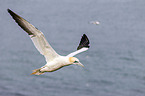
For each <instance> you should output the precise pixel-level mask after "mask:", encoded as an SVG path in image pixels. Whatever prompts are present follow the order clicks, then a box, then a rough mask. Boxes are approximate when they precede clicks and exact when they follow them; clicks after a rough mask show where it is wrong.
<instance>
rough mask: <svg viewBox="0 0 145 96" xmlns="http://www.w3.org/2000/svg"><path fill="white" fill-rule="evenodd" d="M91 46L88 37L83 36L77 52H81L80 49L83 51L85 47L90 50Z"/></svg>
mask: <svg viewBox="0 0 145 96" xmlns="http://www.w3.org/2000/svg"><path fill="white" fill-rule="evenodd" d="M89 44H90V42H89V39H88V37H87V35H86V34H83V36H82V38H81V41H80V44H79V46H78V48H77V50H79V49H81V48H83V47H86V48H89V47H90V46H89Z"/></svg>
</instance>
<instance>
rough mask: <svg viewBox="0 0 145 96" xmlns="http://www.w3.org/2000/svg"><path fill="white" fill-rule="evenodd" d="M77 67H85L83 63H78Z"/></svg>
mask: <svg viewBox="0 0 145 96" xmlns="http://www.w3.org/2000/svg"><path fill="white" fill-rule="evenodd" d="M76 65H79V66H82V67H84V65H83V64H82V63H80V62H79V63H77V64H76Z"/></svg>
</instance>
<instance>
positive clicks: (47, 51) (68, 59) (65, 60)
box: [8, 9, 89, 75]
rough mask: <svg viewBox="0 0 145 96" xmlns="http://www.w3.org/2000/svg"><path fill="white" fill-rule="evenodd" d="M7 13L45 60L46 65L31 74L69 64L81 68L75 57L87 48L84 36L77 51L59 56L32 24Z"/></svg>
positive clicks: (39, 73) (87, 44)
mask: <svg viewBox="0 0 145 96" xmlns="http://www.w3.org/2000/svg"><path fill="white" fill-rule="evenodd" d="M8 12H9V13H10V15H11V16H12V17H13V19H14V20H15V21H16V23H18V25H19V26H20V27H21V28H22V29H23V30H24V31H26V32H27V33H28V35H29V36H30V38H31V40H32V41H33V43H34V45H35V47H36V48H37V50H38V51H39V52H40V53H41V54H42V55H44V57H45V59H46V62H47V63H46V64H45V65H44V66H42V67H41V68H39V69H35V70H33V73H32V74H35V75H41V74H43V73H44V72H53V71H56V70H58V69H60V68H62V67H64V66H68V65H71V64H76V65H80V66H82V67H83V64H81V63H80V61H79V59H77V58H76V57H73V56H75V55H76V54H78V53H81V52H83V51H86V50H88V48H89V39H88V38H87V36H86V35H85V34H84V35H83V36H82V38H81V41H80V44H79V46H78V48H77V51H75V52H72V53H70V54H68V55H67V56H61V55H59V54H58V53H56V52H55V50H54V49H53V48H52V47H51V46H50V44H49V43H48V42H47V40H46V39H45V37H44V35H43V33H42V32H41V31H39V30H38V29H37V28H35V27H34V26H33V25H32V24H30V23H29V22H27V21H26V20H25V19H23V18H22V17H20V16H19V15H17V14H16V13H14V12H13V11H11V10H10V9H8Z"/></svg>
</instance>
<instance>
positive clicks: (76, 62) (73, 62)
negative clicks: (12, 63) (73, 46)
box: [69, 57, 84, 67]
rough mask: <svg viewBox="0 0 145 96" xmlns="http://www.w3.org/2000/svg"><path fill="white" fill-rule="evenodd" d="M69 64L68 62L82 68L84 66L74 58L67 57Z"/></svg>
mask: <svg viewBox="0 0 145 96" xmlns="http://www.w3.org/2000/svg"><path fill="white" fill-rule="evenodd" d="M69 62H70V64H76V65H80V66H82V67H84V65H83V64H81V63H80V61H79V59H77V58H76V57H69Z"/></svg>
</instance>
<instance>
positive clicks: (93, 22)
mask: <svg viewBox="0 0 145 96" xmlns="http://www.w3.org/2000/svg"><path fill="white" fill-rule="evenodd" d="M90 23H91V24H95V25H99V24H100V22H99V21H90Z"/></svg>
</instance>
